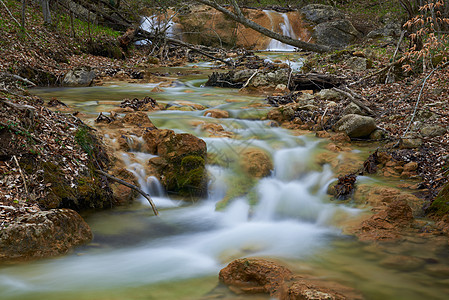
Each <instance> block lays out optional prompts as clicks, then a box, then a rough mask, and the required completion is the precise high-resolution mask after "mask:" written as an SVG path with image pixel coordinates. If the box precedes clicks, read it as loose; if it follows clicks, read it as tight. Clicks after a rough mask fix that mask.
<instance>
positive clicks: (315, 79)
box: [289, 73, 346, 91]
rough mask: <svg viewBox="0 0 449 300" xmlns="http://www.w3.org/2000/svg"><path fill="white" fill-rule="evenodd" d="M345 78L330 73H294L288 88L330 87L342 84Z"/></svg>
mask: <svg viewBox="0 0 449 300" xmlns="http://www.w3.org/2000/svg"><path fill="white" fill-rule="evenodd" d="M345 81H346V78H344V77H339V76H335V75H330V74H318V73H307V74H294V75H293V76H292V77H291V83H290V86H289V88H290V90H291V91H298V90H315V91H316V90H322V89H331V88H334V87H337V86H340V85H342V84H344V83H345Z"/></svg>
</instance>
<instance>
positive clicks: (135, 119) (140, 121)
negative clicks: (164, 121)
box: [123, 111, 156, 129]
mask: <svg viewBox="0 0 449 300" xmlns="http://www.w3.org/2000/svg"><path fill="white" fill-rule="evenodd" d="M123 123H126V124H131V125H137V126H139V127H149V128H153V129H156V126H154V124H153V122H151V120H150V118H149V117H148V115H147V114H146V113H145V112H143V111H137V112H132V113H128V114H126V115H125V117H124V118H123Z"/></svg>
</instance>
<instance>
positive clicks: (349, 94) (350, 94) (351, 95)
mask: <svg viewBox="0 0 449 300" xmlns="http://www.w3.org/2000/svg"><path fill="white" fill-rule="evenodd" d="M345 89H346V91H344V90H342V89H339V88H333V90H334V91H336V92H339V93H341V94H343V95H345V96H347V97H348V98H349V100H351V102H353V103H355V104H356V105H358V106H359V107H360V108H361V109H363V110H364V111H366V112H367V113H368V114H369V115H371V116H375V115H376V114H375V113H374V112H373V111H372V110H371V109H370V108H369V107H368V106H366V105H365V104H364V103H363V102H362V101H360V100H359V99H357V98H362V97H361V96H359V95H357V94H355V93H354V92H352V91H351V90H350V89H348V88H345ZM362 99H363V98H362Z"/></svg>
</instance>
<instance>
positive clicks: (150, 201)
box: [95, 170, 159, 216]
mask: <svg viewBox="0 0 449 300" xmlns="http://www.w3.org/2000/svg"><path fill="white" fill-rule="evenodd" d="M95 172H97V173H98V174H101V175H103V176H105V177H107V178H109V179H111V180H113V181H115V182H117V183H120V184H122V185H124V186H127V187H129V188H131V189H133V190H135V191H137V192H139V193H140V194H141V195H142V196H144V197H145V198H146V199H147V200H148V202H149V203H150V205H151V208H152V209H153V212H154V215H156V216H157V215H159V212H158V211H157V208H156V205H154V202H153V200H151V197H150V195H148V194H147V193H145V192H144V191H142V190H141V189H140V188H138V187H137V186H135V185H133V184H131V183H128V182H126V181H124V180H121V179H118V178H117V177H115V176H112V175H109V174H108V173H106V172H104V171H102V170H95Z"/></svg>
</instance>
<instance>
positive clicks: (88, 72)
mask: <svg viewBox="0 0 449 300" xmlns="http://www.w3.org/2000/svg"><path fill="white" fill-rule="evenodd" d="M95 76H96V75H95V71H94V70H92V69H91V68H89V67H80V68H75V69H73V70H70V71H69V72H68V73H67V74H66V75H65V76H64V80H63V81H62V85H64V86H90V85H91V84H92V81H93V80H94V78H95Z"/></svg>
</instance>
